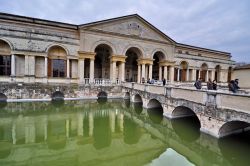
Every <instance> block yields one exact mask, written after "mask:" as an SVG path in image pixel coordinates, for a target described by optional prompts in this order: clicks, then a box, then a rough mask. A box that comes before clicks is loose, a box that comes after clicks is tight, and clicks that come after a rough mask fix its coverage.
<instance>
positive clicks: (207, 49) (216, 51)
mask: <svg viewBox="0 0 250 166" xmlns="http://www.w3.org/2000/svg"><path fill="white" fill-rule="evenodd" d="M176 46H179V47H187V48H191V49H198V50H201V51H208V52H215V53H218V54H224V55H225V54H226V55H227V56H229V57H232V55H231V53H229V52H224V51H218V50H213V49H209V48H203V47H197V46H192V45H188V44H182V43H176Z"/></svg>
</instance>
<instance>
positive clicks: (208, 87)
mask: <svg viewBox="0 0 250 166" xmlns="http://www.w3.org/2000/svg"><path fill="white" fill-rule="evenodd" d="M207 89H208V90H213V83H212V81H211V78H209V79H208V82H207Z"/></svg>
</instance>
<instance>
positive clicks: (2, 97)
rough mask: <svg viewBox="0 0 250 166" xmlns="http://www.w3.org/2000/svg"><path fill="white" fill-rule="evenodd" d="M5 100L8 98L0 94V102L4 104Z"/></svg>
mask: <svg viewBox="0 0 250 166" xmlns="http://www.w3.org/2000/svg"><path fill="white" fill-rule="evenodd" d="M7 99H8V97H7V96H6V95H5V94H3V93H0V102H6V101H7Z"/></svg>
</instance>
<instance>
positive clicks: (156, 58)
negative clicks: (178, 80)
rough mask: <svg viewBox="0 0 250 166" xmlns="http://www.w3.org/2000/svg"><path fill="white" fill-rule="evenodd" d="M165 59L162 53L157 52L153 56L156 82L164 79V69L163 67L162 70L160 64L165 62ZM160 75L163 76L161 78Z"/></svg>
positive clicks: (153, 75) (153, 77)
mask: <svg viewBox="0 0 250 166" xmlns="http://www.w3.org/2000/svg"><path fill="white" fill-rule="evenodd" d="M164 57H165V56H164V54H163V53H162V52H161V51H157V52H156V53H155V54H154V56H153V59H154V62H153V74H152V79H154V80H158V79H161V78H163V68H162V67H161V68H160V62H161V61H162V60H164ZM159 70H161V72H159ZM159 74H161V76H160V75H159ZM165 79H167V78H165Z"/></svg>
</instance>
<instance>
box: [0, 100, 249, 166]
mask: <svg viewBox="0 0 250 166" xmlns="http://www.w3.org/2000/svg"><path fill="white" fill-rule="evenodd" d="M143 111H144V110H143V108H142V105H141V104H132V103H130V102H123V103H121V101H113V102H112V103H111V102H107V101H105V102H96V101H92V102H90V101H73V102H72V101H71V102H69V101H64V102H58V101H57V102H52V103H51V104H49V103H26V104H24V103H8V104H7V105H6V106H5V107H3V108H1V118H0V165H1V164H2V163H5V162H7V161H8V162H9V161H10V160H11V161H15V156H16V157H17V159H18V157H20V155H21V154H20V153H21V152H22V151H23V149H25V151H29V150H30V152H29V153H24V154H22V155H23V156H25V155H27V156H26V157H27V162H28V159H29V158H30V157H31V156H30V155H33V157H34V158H39V157H45V156H47V160H51V162H52V161H53V160H54V159H53V158H49V157H48V153H49V154H50V157H52V156H53V155H55V156H58V155H59V156H61V154H64V155H66V154H68V151H69V149H71V150H74V153H73V154H75V155H76V156H75V157H79V156H81V157H80V158H78V160H79V162H81V163H85V165H88V164H90V163H91V164H93V163H95V162H98V161H99V160H100V161H107V162H109V165H112V163H113V165H117V162H116V161H119V162H123V160H124V162H125V163H126V162H128V156H130V157H129V158H130V159H129V162H131V163H130V164H132V165H135V164H137V165H138V163H140V164H139V165H144V164H148V163H151V165H157V164H156V163H159V161H164V163H165V162H167V161H168V162H170V161H171V162H172V160H179V159H180V158H183V159H187V158H188V160H189V163H194V164H195V165H213V164H214V165H237V163H238V165H244V164H246V163H249V157H247V156H248V155H247V154H249V149H250V146H249V134H248V137H242V140H241V141H240V142H238V143H235V140H236V138H231V137H228V138H225V139H220V140H218V139H214V138H211V137H210V136H207V135H204V134H201V133H200V132H199V128H200V123H199V121H197V119H195V118H193V117H192V118H190V117H188V118H183V119H175V120H171V121H169V120H167V119H165V118H163V115H162V113H163V110H160V109H149V110H146V112H143ZM142 112H143V113H142ZM244 136H245V135H244ZM237 138H238V137H237ZM218 145H219V146H218ZM107 149H108V151H109V154H108V155H107V154H106V153H103V152H104V151H106V150H107ZM49 150H50V151H49ZM97 151H100V152H102V153H97ZM31 152H32V153H31ZM33 152H37V153H33ZM38 152H39V153H38ZM170 152H171V153H170ZM172 152H175V153H172ZM86 153H89V154H91V155H89V156H88V155H85V156H82V154H86ZM73 154H72V155H73ZM170 154H171V155H170ZM173 154H175V155H173ZM177 154H178V155H177ZM28 155H29V157H28ZM36 155H38V156H36ZM72 155H69V156H67V155H66V156H65V158H70V156H72ZM117 155H118V156H119V155H123V156H127V157H124V158H123V157H118V158H119V159H118V158H116V157H117ZM182 155H183V156H185V157H183V156H182ZM115 156H116V157H115ZM173 156H175V157H173ZM88 157H89V158H88ZM100 157H103V158H102V159H100ZM169 157H170V158H169ZM90 158H91V159H90ZM139 159H140V160H139ZM78 160H77V161H78ZM151 160H153V161H152V162H151ZM88 161H89V162H90V163H88ZM37 162H38V161H37ZM52 163H53V162H52ZM12 164H13V163H12ZM96 164H98V163H96ZM10 165H11V162H10ZM23 165H25V164H23ZM191 165H192V164H191Z"/></svg>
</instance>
